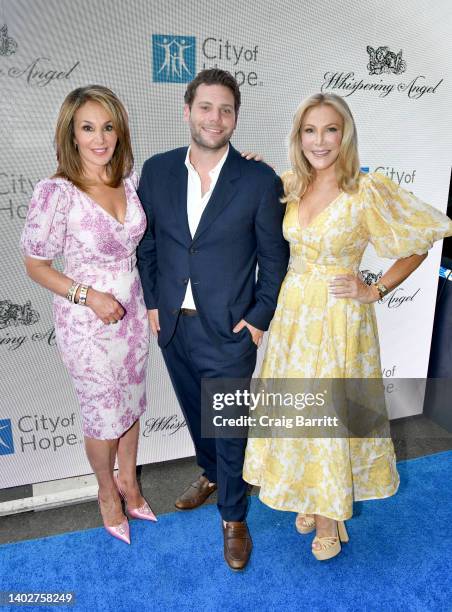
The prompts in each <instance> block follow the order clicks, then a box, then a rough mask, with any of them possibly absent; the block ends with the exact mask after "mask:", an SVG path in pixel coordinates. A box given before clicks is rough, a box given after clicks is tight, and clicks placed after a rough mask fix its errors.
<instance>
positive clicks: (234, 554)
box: [223, 521, 253, 571]
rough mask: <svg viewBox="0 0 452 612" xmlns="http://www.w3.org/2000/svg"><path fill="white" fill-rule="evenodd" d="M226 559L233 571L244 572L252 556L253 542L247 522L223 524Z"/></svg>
mask: <svg viewBox="0 0 452 612" xmlns="http://www.w3.org/2000/svg"><path fill="white" fill-rule="evenodd" d="M223 537H224V558H225V560H226V563H227V564H228V565H229V567H230V568H231V569H233V570H236V571H237V570H242V569H243V568H244V567H245V566H246V564H247V563H248V560H249V558H250V555H251V549H252V548H253V542H252V540H251V536H250V532H249V531H248V525H247V524H246V522H245V521H243V522H238V521H228V522H227V523H226V527H225V526H224V524H223Z"/></svg>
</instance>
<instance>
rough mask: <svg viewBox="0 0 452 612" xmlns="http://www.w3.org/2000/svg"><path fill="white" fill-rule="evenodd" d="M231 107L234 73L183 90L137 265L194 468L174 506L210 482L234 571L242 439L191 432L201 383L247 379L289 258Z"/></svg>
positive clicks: (148, 170) (146, 176) (188, 502)
mask: <svg viewBox="0 0 452 612" xmlns="http://www.w3.org/2000/svg"><path fill="white" fill-rule="evenodd" d="M239 107H240V90H239V88H238V85H237V82H236V81H235V79H234V78H233V77H232V75H230V74H229V73H228V72H225V71H223V70H219V69H209V70H204V71H202V72H200V73H199V74H198V76H197V77H196V78H195V79H194V80H193V81H192V82H191V83H189V85H188V87H187V91H186V92H185V107H184V119H185V121H186V122H187V123H188V124H189V127H190V133H191V143H190V146H189V147H188V148H187V147H183V148H180V149H175V150H173V151H168V152H167V153H162V154H160V155H155V156H154V157H151V158H150V159H148V160H147V161H146V163H145V164H144V167H143V171H142V174H141V180H140V185H139V189H138V194H139V197H140V200H141V202H142V205H143V208H144V210H145V212H146V216H147V220H148V227H147V231H146V233H145V235H144V237H143V240H142V242H141V244H140V246H139V248H138V267H139V270H140V275H141V280H142V284H143V289H144V296H145V301H146V306H147V308H148V312H149V321H150V325H151V330H152V332H153V333H154V335H157V336H158V343H159V346H160V348H161V349H162V352H163V357H164V359H165V363H166V366H167V368H168V372H169V375H170V377H171V381H172V383H173V386H174V389H175V392H176V395H177V398H178V400H179V403H180V406H181V408H182V411H183V413H184V416H185V418H186V421H187V424H188V427H189V430H190V434H191V436H192V439H193V443H194V446H195V450H196V458H197V462H198V465H199V466H200V467H201V468H202V470H203V473H202V475H201V476H200V477H199V478H198V479H197V480H196V482H194V483H193V484H192V485H190V486H189V487H188V489H187V490H186V491H184V493H183V494H182V495H181V496H180V497H179V499H178V500H177V501H176V507H177V508H179V509H181V510H187V509H192V508H196V507H197V506H199V505H201V504H202V503H203V502H204V501H205V500H206V499H207V497H208V496H209V495H210V494H211V493H212V492H213V491H214V490H216V489H217V488H218V508H219V511H220V514H221V516H222V519H223V534H224V554H225V559H226V561H227V563H228V565H229V566H230V567H231V568H232V569H243V568H244V567H245V565H246V563H247V562H248V559H249V556H250V553H251V548H252V543H251V538H250V535H249V531H248V528H247V525H246V521H245V518H246V511H247V485H246V483H245V482H244V480H243V479H242V467H243V458H244V452H245V447H246V439H244V438H240V439H237V438H233V439H230V438H229V439H227V438H218V437H217V438H207V437H202V436H201V379H202V378H217V379H222V378H223V379H230V378H235V379H250V378H251V376H252V374H253V371H254V368H255V365H256V350H257V347H258V346H259V345H260V343H261V341H262V336H263V333H264V331H265V330H267V329H268V326H269V324H270V321H271V319H272V317H273V314H274V311H275V308H276V302H277V297H278V292H279V289H280V285H281V282H282V280H283V278H284V275H285V273H286V269H287V262H288V245H287V243H286V242H285V240H284V238H283V236H282V219H283V215H284V207H283V205H282V204H281V203H280V201H279V198H280V196H281V194H282V185H281V181H280V179H279V178H278V177H277V176H276V174H275V173H274V171H273V170H272V169H271V168H270V167H269V166H267V165H265V164H263V163H258V162H253V161H247V160H246V159H244V158H243V157H242V156H241V155H240V154H239V153H238V152H237V151H236V150H235V149H234V148H233V147H232V146H231V145H230V143H229V140H230V138H231V136H232V134H233V132H234V129H235V127H236V125H237V116H238V111H239ZM256 266H258V273H257V278H256Z"/></svg>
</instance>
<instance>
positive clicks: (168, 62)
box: [152, 34, 196, 83]
mask: <svg viewBox="0 0 452 612" xmlns="http://www.w3.org/2000/svg"><path fill="white" fill-rule="evenodd" d="M152 54H153V62H152V65H153V80H154V82H157V83H188V82H189V81H191V80H192V79H193V77H194V76H195V69H196V65H195V64H196V39H195V37H194V36H169V35H165V34H153V35H152Z"/></svg>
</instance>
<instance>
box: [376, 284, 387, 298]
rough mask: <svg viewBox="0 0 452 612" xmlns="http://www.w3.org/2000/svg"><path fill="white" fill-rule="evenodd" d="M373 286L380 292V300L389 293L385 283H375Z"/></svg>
mask: <svg viewBox="0 0 452 612" xmlns="http://www.w3.org/2000/svg"><path fill="white" fill-rule="evenodd" d="M375 287H376V288H377V291H378V293H379V294H380V300H381V298H384V296H385V295H387V294H388V293H389V289H388V288H387V287H386V285H383V283H375Z"/></svg>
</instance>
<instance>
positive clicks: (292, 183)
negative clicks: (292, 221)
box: [282, 93, 359, 202]
mask: <svg viewBox="0 0 452 612" xmlns="http://www.w3.org/2000/svg"><path fill="white" fill-rule="evenodd" d="M322 104H327V105H329V106H332V107H333V108H334V109H335V110H336V111H337V112H338V113H339V114H340V115H341V117H342V119H343V121H344V127H343V131H342V141H341V146H340V149H339V155H338V158H337V160H336V177H337V183H338V186H339V188H340V189H341V190H343V191H346V192H347V193H353V192H355V191H356V190H357V189H358V180H359V157H358V135H357V133H356V127H355V122H354V120H353V116H352V113H351V111H350V108H349V107H348V105H347V103H346V102H345V100H344V99H343V98H341V97H340V96H337V95H335V94H331V93H327V94H321V93H318V94H314V95H313V96H310V97H309V98H306V100H303V102H302V103H301V104H300V106H299V107H298V109H297V111H296V113H295V115H294V118H293V124H292V131H291V133H290V139H289V158H290V162H291V165H292V172H288V173H287V175H286V176H285V180H284V193H285V195H284V197H283V198H282V202H289V201H292V200H298V199H299V198H300V197H302V196H303V195H304V193H305V192H306V190H307V188H308V187H309V185H310V184H311V183H312V182H313V180H314V171H313V169H312V166H311V164H310V163H309V161H308V160H307V159H306V157H305V155H304V153H303V150H302V146H301V127H302V124H303V119H304V117H305V115H306V113H307V111H308V110H309V109H310V108H314V107H315V106H320V105H322Z"/></svg>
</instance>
